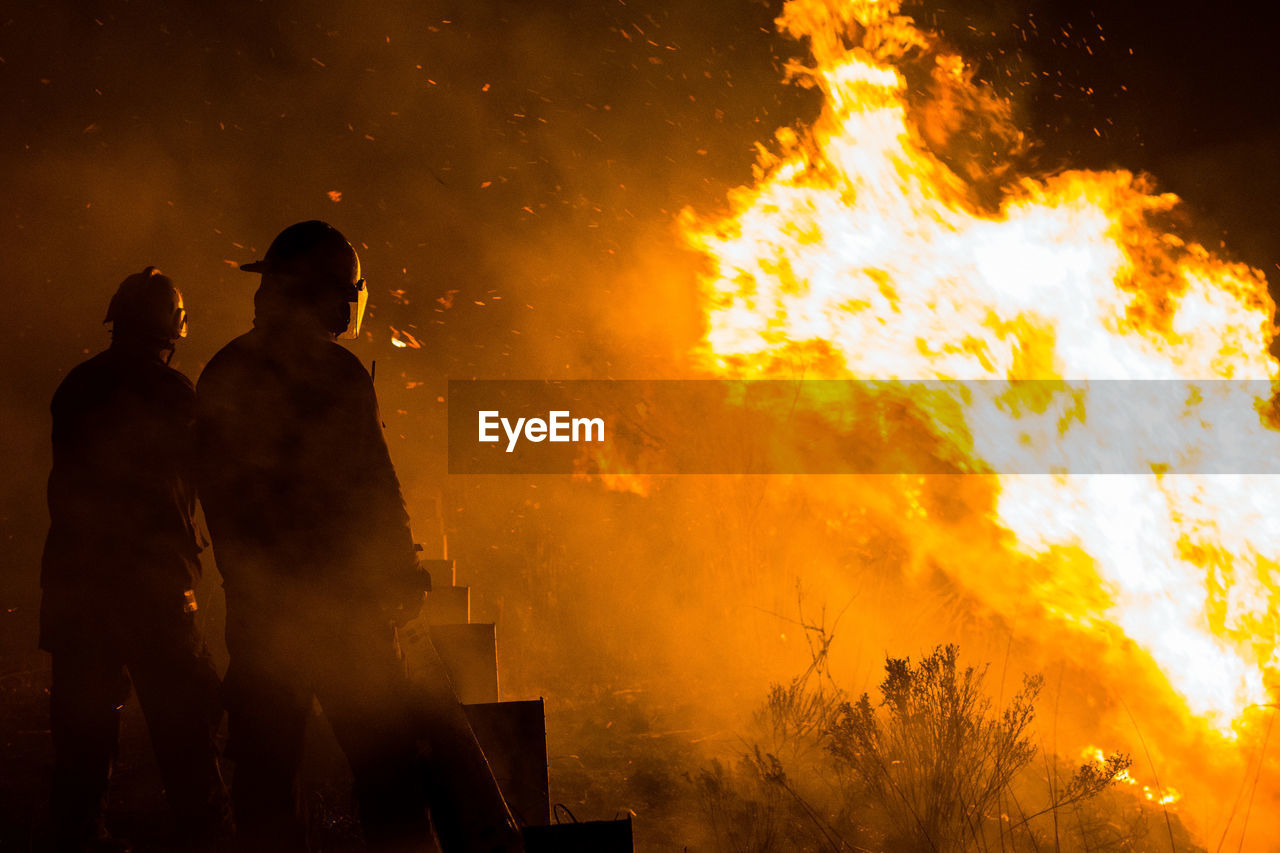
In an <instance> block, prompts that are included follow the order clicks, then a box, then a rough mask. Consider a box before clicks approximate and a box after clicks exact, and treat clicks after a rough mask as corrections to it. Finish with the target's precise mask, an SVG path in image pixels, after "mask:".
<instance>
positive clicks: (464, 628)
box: [431, 622, 498, 705]
mask: <svg viewBox="0 0 1280 853" xmlns="http://www.w3.org/2000/svg"><path fill="white" fill-rule="evenodd" d="M431 642H432V643H433V644H434V645H435V647H436V651H437V652H439V653H440V659H441V660H443V661H444V668H445V670H446V671H447V672H448V673H449V681H451V682H452V683H453V689H454V692H455V693H457V694H458V701H460V702H462V703H463V704H467V705H471V704H476V703H483V702H497V701H498V638H497V631H496V629H495V627H494V624H493V623H492V622H477V623H473V624H470V625H432V626H431Z"/></svg>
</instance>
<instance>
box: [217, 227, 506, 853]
mask: <svg viewBox="0 0 1280 853" xmlns="http://www.w3.org/2000/svg"><path fill="white" fill-rule="evenodd" d="M241 269H243V270H246V271H248V272H256V273H261V275H262V280H261V285H260V287H259V289H258V291H257V293H256V295H255V297H254V307H255V317H254V325H253V328H252V330H250V331H249V332H248V333H246V334H244V335H241V336H240V337H238V338H236V339H235V340H233V341H231V342H230V343H229V344H227V345H226V346H225V347H224V348H223V349H222V350H221V351H220V352H219V353H218V354H217V355H215V356H214V358H213V359H212V360H211V361H210V362H209V364H208V366H207V367H206V368H205V370H204V372H203V373H202V374H201V376H200V380H199V385H198V404H197V409H198V414H197V434H198V444H199V448H200V458H201V468H200V470H201V475H200V480H199V482H200V488H201V500H202V503H203V504H204V508H205V514H206V517H207V519H208V522H209V529H210V534H211V536H212V538H213V546H214V550H215V553H216V556H217V559H218V566H219V569H220V570H221V572H222V575H223V579H224V585H225V588H226V593H227V648H228V651H229V652H230V655H231V660H230V665H229V668H228V670H227V676H226V683H225V695H226V697H227V710H228V716H229V722H230V742H229V744H228V754H229V756H230V757H231V758H232V759H233V760H234V761H235V768H236V769H235V776H234V778H233V785H232V794H231V796H232V802H233V804H234V811H235V816H236V824H237V832H238V838H239V841H240V843H241V845H242V846H244V847H245V848H246V849H251V850H273V851H274V850H301V849H305V848H306V846H307V845H306V838H305V831H304V830H305V825H306V820H305V815H304V814H303V813H302V812H303V808H302V805H303V804H302V803H300V801H299V786H298V770H299V765H300V762H301V758H302V749H303V740H304V729H305V723H306V719H307V716H308V714H309V712H310V710H311V707H312V701H313V698H314V699H316V700H318V701H319V703H320V706H321V708H322V709H323V711H324V714H325V716H326V718H327V719H328V721H329V724H330V726H331V727H332V729H333V732H334V735H335V736H336V738H337V741H338V743H339V745H340V746H341V747H342V750H343V752H344V753H345V754H346V757H347V760H348V762H349V764H350V766H351V771H352V775H353V777H354V787H355V795H356V801H357V806H358V809H359V818H360V823H361V827H362V830H363V834H364V836H365V841H366V844H367V846H368V847H369V848H370V849H371V850H419V849H424V845H426V844H427V843H428V839H429V837H430V833H429V829H428V826H429V823H428V818H427V809H426V807H427V801H428V784H427V779H426V773H427V771H426V765H425V764H424V759H423V757H422V755H421V753H420V751H419V745H418V740H419V738H418V734H419V727H418V725H417V721H416V719H415V716H414V712H413V710H412V707H411V706H412V700H411V698H410V696H409V693H408V691H409V686H408V680H407V678H406V677H405V670H404V664H403V661H402V660H401V658H400V657H399V655H398V652H397V648H396V639H395V626H396V625H397V624H404V622H406V621H407V620H409V619H411V618H413V617H414V616H415V615H416V614H417V613H418V611H419V609H420V608H421V606H422V602H423V591H424V585H423V575H422V572H421V570H420V568H419V565H418V561H417V554H416V552H415V549H414V544H413V540H412V536H411V534H410V529H409V518H408V514H407V513H406V511H405V506H404V502H403V499H402V497H401V492H400V485H399V481H398V480H397V477H396V473H395V470H394V468H393V466H392V463H391V459H390V456H389V455H388V452H387V446H386V442H385V440H384V439H383V436H382V429H381V423H380V420H379V415H378V408H377V401H376V399H375V396H374V388H373V382H372V379H371V377H370V375H369V372H368V371H367V370H365V368H364V366H363V365H362V364H361V363H360V361H359V360H358V359H357V358H356V357H355V356H354V355H352V354H351V353H350V352H349V351H348V350H347V349H345V348H344V347H342V346H341V345H339V344H337V343H336V342H335V340H334V339H335V338H336V337H347V338H354V337H355V336H356V335H357V334H358V333H359V328H360V320H361V315H362V312H363V308H364V297H365V292H366V291H365V286H364V281H363V279H362V278H361V275H360V261H359V258H358V257H357V255H356V252H355V250H354V249H353V248H352V246H351V244H350V243H348V242H347V240H346V238H345V237H343V236H342V234H341V233H340V232H338V231H337V230H336V229H334V228H333V227H332V226H330V225H328V224H326V223H323V222H318V221H309V222H301V223H298V224H296V225H292V226H290V227H289V228H286V229H285V230H284V231H283V232H281V234H280V235H279V236H278V237H276V239H275V240H274V241H273V242H272V243H271V245H270V247H269V248H268V250H267V252H266V256H265V258H264V259H263V260H260V261H257V262H254V263H251V264H246V265H244V266H243V267H241ZM493 829H495V830H497V829H499V828H498V827H494V828H493ZM474 841H475V840H474V839H470V840H467V841H465V842H459V843H460V844H462V843H465V844H466V845H467V846H466V848H465V849H470V850H474V849H490V848H489V847H485V848H481V847H477V846H474V844H473V842H474ZM442 843H445V847H446V850H448V849H450V845H449V844H448V843H447V842H446V840H445V839H444V838H442ZM453 849H462V848H461V847H460V846H458V845H454V847H453ZM493 849H500V848H499V847H494V848H493Z"/></svg>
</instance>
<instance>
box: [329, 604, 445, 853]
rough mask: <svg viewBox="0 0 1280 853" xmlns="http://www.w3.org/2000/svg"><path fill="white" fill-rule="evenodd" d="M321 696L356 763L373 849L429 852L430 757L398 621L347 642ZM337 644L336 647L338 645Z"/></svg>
mask: <svg viewBox="0 0 1280 853" xmlns="http://www.w3.org/2000/svg"><path fill="white" fill-rule="evenodd" d="M339 646H340V647H341V649H342V651H343V654H341V655H337V654H335V655H333V656H332V657H331V661H332V665H329V666H325V667H323V668H322V674H321V678H320V679H318V682H317V691H316V692H317V697H318V698H319V700H320V706H321V708H323V709H324V712H325V716H326V717H327V718H328V720H329V723H330V725H331V726H332V727H333V733H334V736H335V737H336V738H337V740H338V744H339V745H340V746H341V747H342V751H343V752H344V753H345V754H346V756H347V761H348V762H349V763H350V765H351V775H352V777H353V779H354V783H355V794H356V800H357V803H358V805H359V809H360V825H361V828H362V830H363V832H364V836H365V842H366V845H367V846H368V849H369V850H370V851H380V852H381V851H422V850H425V849H428V848H427V845H428V843H429V841H428V839H429V832H430V830H429V824H428V821H427V812H426V792H425V790H424V785H423V781H424V779H423V772H424V771H423V761H422V758H421V756H420V755H419V753H418V748H417V740H416V737H415V732H414V729H413V726H412V722H411V718H410V716H409V708H408V704H407V694H406V689H405V688H406V680H405V678H404V670H403V664H402V663H401V662H400V660H399V658H398V657H397V656H396V653H395V646H394V637H393V635H392V633H391V629H390V626H389V625H388V626H386V629H385V636H384V632H383V630H382V628H381V627H378V628H374V629H371V630H370V631H369V632H368V633H367V634H364V635H361V636H352V637H350V638H347V639H343V640H340V641H339ZM336 651H337V648H335V652H336Z"/></svg>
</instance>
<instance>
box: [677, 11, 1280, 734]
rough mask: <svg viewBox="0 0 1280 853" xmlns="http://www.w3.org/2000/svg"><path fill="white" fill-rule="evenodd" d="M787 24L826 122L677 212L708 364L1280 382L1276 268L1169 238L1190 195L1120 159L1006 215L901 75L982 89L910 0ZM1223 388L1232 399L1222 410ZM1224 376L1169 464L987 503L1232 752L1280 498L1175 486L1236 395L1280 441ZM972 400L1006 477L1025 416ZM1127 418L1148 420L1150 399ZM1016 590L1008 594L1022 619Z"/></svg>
mask: <svg viewBox="0 0 1280 853" xmlns="http://www.w3.org/2000/svg"><path fill="white" fill-rule="evenodd" d="M778 23H779V26H780V28H782V29H783V30H784V31H786V32H788V33H789V34H791V35H793V36H796V37H798V38H805V39H808V41H809V45H810V49H811V53H812V55H813V59H814V64H813V66H812V67H807V68H801V69H795V70H794V73H796V74H798V75H800V76H802V77H803V78H804V79H805V80H806V81H809V82H811V83H812V84H814V85H816V86H818V87H820V89H821V91H822V93H823V95H824V105H823V109H822V112H821V115H820V117H819V118H818V119H817V120H816V121H815V122H814V123H813V125H812V127H810V128H808V129H804V130H799V131H797V130H792V129H784V130H782V131H779V132H778V134H777V141H776V145H775V146H774V151H773V152H770V153H762V154H761V156H760V161H759V165H758V168H757V179H756V182H755V183H754V185H752V186H748V187H743V188H740V189H737V190H735V191H733V193H732V194H731V196H730V199H729V201H730V207H731V211H730V213H729V214H728V215H727V216H724V217H722V218H716V219H710V218H702V217H699V216H697V215H695V214H692V213H686V215H685V218H684V219H683V221H682V225H683V228H684V231H685V233H686V235H687V237H688V239H689V241H690V242H691V243H692V244H693V245H694V246H695V247H696V248H697V249H698V250H699V251H700V252H702V253H703V254H704V255H705V257H706V258H707V259H708V264H709V270H710V271H709V273H708V274H707V275H706V276H705V277H704V287H705V291H706V296H707V305H708V308H707V312H708V325H709V328H708V331H707V334H706V337H705V341H704V346H703V351H702V359H703V362H704V363H705V364H706V365H707V366H708V367H709V368H710V369H711V370H713V371H714V372H716V373H717V374H719V375H724V376H733V377H745V378H752V377H759V378H796V377H798V376H800V375H804V376H807V377H824V378H843V377H848V378H877V379H888V378H900V379H1001V380H1020V379H1068V380H1097V379H1181V380H1209V379H1260V380H1274V379H1276V378H1277V370H1278V367H1277V363H1276V361H1275V359H1274V358H1273V357H1272V356H1271V355H1269V354H1268V345H1269V343H1270V341H1271V338H1272V336H1273V334H1274V333H1275V331H1276V329H1275V327H1274V325H1273V323H1272V319H1271V318H1272V316H1273V314H1274V308H1275V306H1274V305H1273V303H1272V301H1271V299H1270V298H1269V296H1268V294H1267V288H1266V282H1265V280H1264V278H1263V276H1262V274H1261V273H1260V272H1258V271H1257V270H1254V269H1251V268H1249V267H1247V266H1245V265H1241V264H1236V263H1229V262H1227V261H1224V260H1222V259H1220V258H1218V257H1215V256H1214V255H1213V254H1212V253H1211V252H1208V251H1206V250H1205V249H1204V248H1203V247H1201V246H1199V245H1195V244H1193V243H1188V242H1186V241H1185V240H1184V239H1181V238H1179V237H1178V236H1176V235H1175V234H1173V233H1167V231H1166V229H1165V228H1162V227H1160V226H1159V224H1158V223H1159V221H1160V220H1161V219H1162V218H1163V214H1164V213H1165V212H1167V211H1168V210H1170V209H1171V208H1173V207H1174V206H1175V205H1176V204H1177V203H1178V199H1177V198H1176V197H1175V196H1173V195H1170V194H1154V193H1152V192H1151V190H1150V189H1149V187H1148V185H1147V183H1146V181H1144V180H1142V179H1139V178H1135V176H1133V175H1132V174H1130V173H1127V172H1123V171H1115V172H1068V173H1064V174H1060V175H1057V176H1054V177H1051V178H1048V179H1041V180H1032V179H1023V180H1020V181H1016V182H1011V183H1010V184H1009V185H1008V187H1007V188H1006V189H1005V190H1004V191H1003V195H1002V198H1001V199H1000V200H999V201H998V202H996V203H992V202H990V200H989V198H985V199H984V200H982V201H980V200H979V196H980V195H981V193H979V192H978V191H977V189H976V188H975V184H974V181H973V180H972V178H971V177H969V178H966V177H962V176H961V175H959V174H958V173H957V172H958V171H964V170H963V169H957V168H956V167H954V166H950V165H948V163H947V162H944V159H943V157H942V156H940V152H938V145H937V144H936V142H935V140H934V138H933V136H931V135H930V130H929V128H927V127H925V126H924V125H923V124H922V122H923V121H924V120H923V119H921V118H920V116H918V115H913V111H912V108H910V107H909V105H908V99H907V94H906V84H905V82H904V75H903V72H902V70H900V68H901V67H902V66H903V65H904V63H905V62H907V61H910V62H913V63H917V64H919V63H920V62H921V61H926V60H927V61H931V62H933V63H934V64H935V67H934V69H933V71H932V73H933V75H934V79H936V80H939V81H941V82H942V83H944V84H946V85H950V86H957V87H966V86H969V85H970V84H969V82H968V81H967V80H966V79H965V73H964V64H963V61H962V60H960V59H959V58H958V57H956V56H954V55H950V54H948V53H946V52H944V51H943V50H942V49H941V48H940V47H938V46H937V45H936V44H935V43H934V41H933V39H932V38H931V37H930V36H929V35H927V34H926V33H924V32H922V31H920V30H919V29H917V28H916V26H915V25H914V24H913V22H912V21H911V19H910V18H907V17H904V16H902V15H901V14H900V10H899V3H898V2H896V0H883V2H872V0H851V1H849V2H839V0H828V2H823V0H789V2H788V3H787V5H786V7H785V10H784V12H783V14H782V17H781V18H779V21H778ZM850 45H852V46H850ZM981 100H982V99H979V98H975V99H974V101H975V103H977V102H979V101H981ZM1152 384H1154V383H1152ZM1219 386H1221V387H1222V389H1223V390H1222V392H1221V393H1222V394H1223V395H1226V396H1223V397H1222V398H1221V399H1216V398H1212V397H1213V394H1215V393H1217V392H1216V391H1215V390H1214V389H1215V388H1218V387H1219ZM1229 386H1231V383H1205V387H1206V388H1208V391H1207V392H1206V394H1207V396H1205V397H1203V398H1197V399H1194V400H1189V401H1188V403H1187V411H1186V416H1187V419H1188V421H1187V423H1188V424H1192V425H1193V426H1187V425H1186V424H1183V425H1180V426H1179V428H1178V429H1175V430H1170V431H1169V432H1170V433H1172V435H1171V436H1165V438H1164V439H1162V440H1161V441H1160V442H1157V443H1151V444H1149V445H1141V446H1139V447H1137V448H1136V451H1135V452H1137V453H1139V454H1141V456H1140V458H1141V459H1142V460H1143V461H1144V462H1145V463H1149V465H1150V466H1151V470H1152V471H1153V472H1157V473H1152V474H1150V475H1139V476H1074V475H1071V476H1068V475H1062V476H1001V477H1000V478H999V484H998V489H999V497H998V500H997V502H996V505H995V511H994V520H995V522H996V523H997V524H998V525H999V526H1000V527H1001V528H1003V529H1004V530H1005V531H1007V532H1008V533H1009V534H1011V536H1010V537H1009V539H1010V544H1011V549H1012V551H1013V553H1014V554H1016V555H1020V556H1021V557H1023V558H1027V559H1030V560H1033V561H1039V562H1040V563H1041V564H1042V565H1044V566H1047V567H1049V569H1050V571H1048V572H1046V573H1045V574H1043V575H1041V576H1039V577H1037V578H1036V579H1035V581H1034V582H1032V581H1030V580H1027V581H1024V582H1023V583H1022V586H1021V587H1020V589H1022V590H1023V591H1024V592H1025V593H1026V594H1027V595H1029V596H1031V597H1032V598H1033V599H1034V600H1035V601H1034V602H1033V603H1034V604H1036V605H1038V612H1040V613H1048V614H1050V616H1051V617H1057V619H1058V621H1059V622H1061V623H1063V624H1069V625H1072V626H1075V627H1076V628H1078V629H1079V630H1081V631H1087V632H1092V633H1094V634H1098V633H1102V634H1104V635H1107V636H1111V637H1115V638H1118V639H1127V641H1129V642H1132V643H1136V644H1137V645H1138V646H1139V647H1140V648H1141V649H1142V650H1143V652H1144V653H1145V654H1146V655H1147V656H1149V659H1150V661H1152V662H1153V663H1154V665H1155V667H1157V668H1158V671H1159V675H1160V677H1162V678H1163V679H1165V680H1167V682H1168V683H1169V685H1170V686H1171V687H1172V688H1173V689H1174V690H1175V691H1176V692H1177V694H1178V695H1180V696H1181V697H1182V700H1183V701H1184V703H1185V713H1186V719H1187V721H1188V724H1189V725H1195V726H1200V727H1202V729H1203V731H1204V732H1205V733H1206V734H1211V735H1212V736H1214V737H1219V738H1221V739H1222V740H1220V741H1219V742H1220V743H1226V742H1230V741H1232V740H1233V739H1234V738H1236V737H1238V736H1239V733H1240V731H1241V730H1242V729H1241V727H1242V726H1244V725H1246V723H1247V721H1248V719H1249V716H1250V713H1251V712H1250V709H1251V708H1256V707H1257V706H1259V705H1263V704H1265V703H1268V702H1269V701H1271V700H1270V698H1269V695H1268V694H1269V691H1268V687H1269V685H1270V684H1272V682H1273V680H1274V678H1275V675H1276V672H1277V668H1278V667H1280V656H1278V652H1277V639H1280V638H1278V635H1277V608H1276V602H1277V600H1278V598H1280V597H1278V596H1277V594H1276V593H1277V590H1278V589H1280V568H1278V565H1277V563H1276V562H1275V560H1276V559H1277V556H1278V555H1280V487H1278V486H1277V484H1276V483H1275V481H1274V480H1273V479H1269V478H1265V477H1256V476H1175V475H1169V474H1165V475H1161V474H1160V473H1158V472H1160V471H1162V470H1169V468H1168V467H1167V466H1169V465H1170V463H1176V462H1177V461H1178V460H1181V459H1185V458H1188V457H1194V456H1195V455H1196V454H1197V453H1200V452H1202V451H1205V450H1206V449H1207V447H1206V446H1205V444H1206V443H1208V442H1211V441H1212V429H1211V427H1212V426H1213V424H1214V422H1215V419H1216V418H1218V417H1220V416H1222V415H1223V413H1224V412H1228V413H1235V415H1237V416H1238V415H1239V413H1240V412H1241V407H1244V415H1243V419H1244V420H1245V421H1246V422H1248V423H1250V424H1251V427H1250V429H1249V430H1248V447H1247V448H1246V451H1247V452H1248V453H1256V454H1267V455H1269V456H1270V457H1272V458H1274V455H1275V454H1276V453H1280V435H1278V434H1277V433H1276V432H1274V431H1272V430H1271V429H1269V428H1267V427H1266V426H1265V425H1264V424H1263V422H1262V418H1261V417H1259V416H1257V414H1256V412H1255V411H1254V410H1255V409H1261V407H1262V406H1264V404H1265V403H1266V399H1265V396H1263V397H1259V398H1257V399H1255V398H1254V397H1248V396H1246V397H1244V398H1242V397H1241V396H1240V393H1239V390H1238V386H1233V387H1235V388H1236V390H1235V391H1234V392H1232V391H1229V390H1227V389H1228V387H1229ZM1134 387H1135V389H1140V388H1141V387H1143V386H1142V385H1141V384H1140V383H1135V385H1134ZM1135 393H1141V392H1140V390H1138V391H1135ZM1153 393H1155V392H1153ZM1065 396H1070V395H1065ZM988 402H989V401H988ZM1093 402H1095V404H1096V405H1103V403H1101V402H1099V401H1093ZM956 403H957V404H958V411H959V412H960V413H961V417H962V418H963V421H964V424H963V426H964V427H965V428H966V429H965V432H966V434H967V435H970V436H972V445H971V446H969V447H966V448H965V452H966V453H968V454H969V455H970V456H971V458H972V460H973V461H974V463H975V464H974V466H973V470H1001V468H1000V464H999V460H1000V458H1001V454H1002V453H1003V452H1005V450H1006V448H1002V447H1000V446H997V445H986V446H984V444H983V436H984V435H986V434H988V433H990V434H993V435H997V436H1007V435H1009V434H1010V431H1009V429H997V430H990V431H988V430H984V429H983V423H984V422H990V420H991V419H994V418H1006V419H1008V418H1016V417H1017V415H1016V413H1014V412H1013V411H1011V409H1010V407H1008V406H1004V407H1001V406H994V405H988V404H987V403H985V402H983V401H981V400H975V399H973V398H971V397H963V396H958V397H957V399H956ZM1090 404H1091V398H1090V395H1089V394H1088V393H1087V391H1085V392H1080V393H1077V394H1076V395H1075V396H1074V397H1071V399H1070V400H1064V401H1061V405H1063V406H1066V405H1072V406H1080V407H1083V408H1082V411H1083V412H1085V413H1087V412H1089V411H1090V409H1089V406H1090ZM1131 405H1132V406H1133V407H1134V409H1135V410H1136V411H1142V407H1143V406H1144V401H1143V400H1142V399H1141V398H1140V397H1137V398H1135V399H1133V400H1132V401H1131ZM956 410H957V409H956V408H955V407H948V408H947V410H946V411H947V412H951V411H956ZM1061 414H1062V410H1061V408H1058V409H1052V410H1051V412H1050V415H1049V416H1046V419H1045V420H1044V421H1043V423H1042V424H1039V425H1035V424H1031V425H1028V426H1027V428H1026V429H1027V434H1028V442H1029V444H1030V445H1031V446H1032V447H1033V448H1035V449H1037V450H1036V452H1040V453H1043V454H1044V455H1045V456H1044V458H1045V460H1046V462H1045V465H1046V467H1045V468H1044V469H1043V470H1046V471H1049V470H1054V466H1053V459H1054V458H1055V457H1054V454H1060V453H1064V452H1072V451H1071V450H1070V448H1069V447H1067V445H1066V443H1067V442H1070V441H1071V440H1074V439H1073V436H1071V435H1068V434H1067V433H1066V432H1064V430H1063V429H1062V428H1061V425H1060V424H1061V421H1060V415H1061ZM938 417H939V418H944V417H951V415H949V414H947V413H946V412H943V411H942V410H939V412H938ZM1081 420H1083V418H1081ZM1064 447H1067V449H1066V450H1064ZM1080 452H1085V451H1084V450H1081V451H1080ZM984 463H986V465H985V468H984ZM1014 598H1016V597H1005V598H1004V599H1002V602H1003V603H1001V604H993V606H996V607H1004V608H1006V609H1009V608H1012V607H1015V606H1028V605H1024V604H1023V603H1019V604H1016V605H1015V604H1012V603H1010V602H1011V601H1013V600H1014Z"/></svg>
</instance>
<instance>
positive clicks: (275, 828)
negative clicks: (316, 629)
mask: <svg viewBox="0 0 1280 853" xmlns="http://www.w3.org/2000/svg"><path fill="white" fill-rule="evenodd" d="M283 669H284V668H283V667H280V666H267V665H263V663H262V662H261V661H254V660H245V659H243V658H241V659H237V656H236V655H235V653H233V655H232V658H231V664H230V666H229V667H228V669H227V677H226V680H225V682H224V685H223V695H224V697H225V699H226V705H227V722H228V726H229V734H230V738H229V742H228V744H227V756H228V757H229V758H230V759H231V760H232V761H233V762H234V763H235V770H234V775H233V776H232V779H231V803H232V807H233V810H234V814H235V823H236V838H237V842H238V845H239V849H241V850H244V851H254V853H257V851H263V853H275V851H282V853H287V851H296V850H305V849H306V822H305V815H304V814H303V811H302V802H301V798H300V796H299V788H298V771H299V768H300V766H301V763H302V747H303V736H304V734H305V732H306V722H307V713H308V711H309V710H310V708H311V695H310V694H309V693H306V694H304V693H303V691H301V690H299V689H298V688H297V687H296V684H295V682H294V681H293V680H292V679H291V678H290V677H289V676H290V673H289V672H287V671H283Z"/></svg>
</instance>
